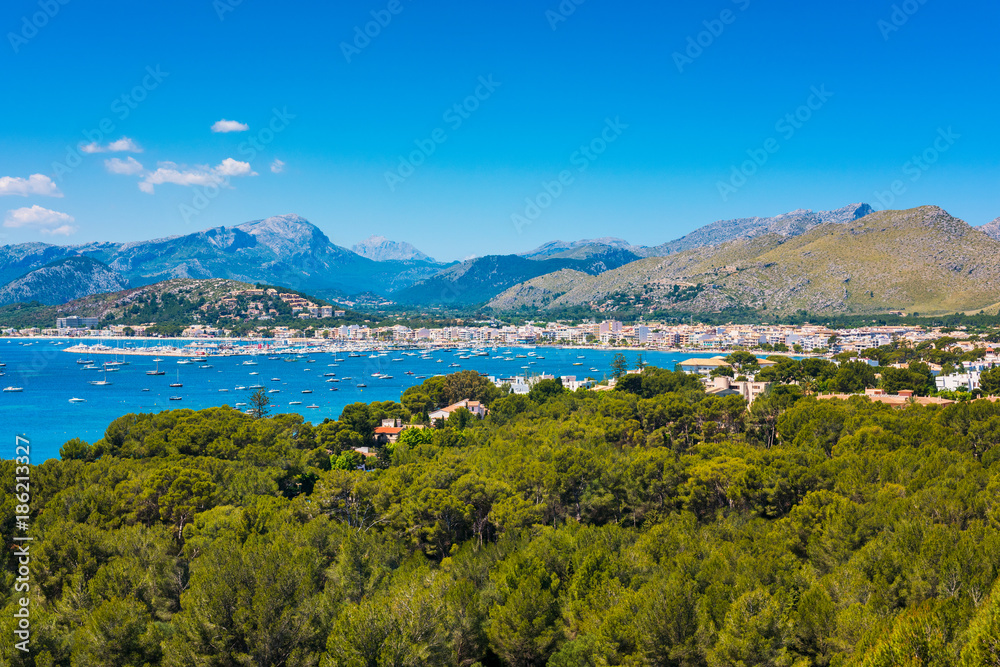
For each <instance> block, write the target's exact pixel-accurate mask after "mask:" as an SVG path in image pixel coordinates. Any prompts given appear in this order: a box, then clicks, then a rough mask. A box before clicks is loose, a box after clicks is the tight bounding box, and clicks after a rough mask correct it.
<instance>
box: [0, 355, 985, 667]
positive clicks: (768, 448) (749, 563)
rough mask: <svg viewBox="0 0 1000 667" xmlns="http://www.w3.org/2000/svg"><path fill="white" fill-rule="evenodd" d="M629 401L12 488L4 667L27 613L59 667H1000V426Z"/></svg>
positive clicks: (230, 427)
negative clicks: (24, 534) (21, 576)
mask: <svg viewBox="0 0 1000 667" xmlns="http://www.w3.org/2000/svg"><path fill="white" fill-rule="evenodd" d="M473 375H475V374H473ZM628 377H629V378H631V380H630V381H629V382H627V383H623V387H622V388H620V389H616V390H614V391H610V392H588V391H580V392H576V393H572V394H571V393H569V392H566V391H564V390H563V389H562V388H561V386H560V385H559V383H558V382H557V381H545V382H542V383H539V385H536V387H535V388H534V389H533V390H532V392H531V394H529V395H527V396H516V395H510V396H502V395H500V393H499V392H498V391H497V390H496V389H495V388H494V387H492V385H488V383H483V382H482V381H479V380H478V378H477V377H466V376H463V375H462V374H459V375H456V376H449V377H448V378H433V379H432V380H428V382H427V383H425V385H424V386H423V387H422V388H420V390H419V391H417V392H413V393H412V395H410V396H408V397H407V398H406V400H405V401H404V404H400V403H396V402H385V403H375V404H371V405H365V404H353V405H351V406H348V407H347V408H345V410H344V413H343V414H342V415H341V418H340V420H338V421H324V422H323V423H322V424H308V423H304V422H303V421H302V417H301V416H299V415H278V416H274V417H265V418H260V419H254V418H252V417H250V416H248V415H245V414H243V413H242V412H239V411H236V410H232V409H230V408H227V407H222V408H213V409H209V410H203V411H200V412H193V411H191V410H178V411H168V412H162V413H159V414H157V415H149V414H138V415H137V414H130V415H125V416H123V417H121V418H119V419H117V420H115V421H114V422H113V423H112V424H110V425H109V427H108V429H107V432H106V434H105V436H104V438H102V439H101V440H100V441H98V442H96V443H94V444H93V445H89V444H87V443H85V442H82V441H79V440H73V441H70V442H68V443H66V445H65V446H64V447H63V449H62V460H61V461H55V460H53V461H48V462H46V463H44V464H42V465H36V466H32V467H31V468H30V471H26V470H24V469H22V470H21V472H18V474H27V472H30V477H31V490H32V497H31V515H30V524H31V531H32V535H33V537H34V540H35V541H34V542H32V543H31V547H30V548H31V582H30V584H31V587H30V591H21V592H18V593H15V592H14V590H13V583H14V577H15V574H14V573H15V567H16V559H15V557H14V556H13V555H12V552H11V551H6V552H5V553H6V556H5V559H4V570H3V571H4V575H3V576H4V578H5V583H6V585H5V586H3V587H2V588H0V607H2V609H3V614H2V616H0V637H2V639H0V661H2V662H3V664H9V661H10V660H11V659H12V655H13V649H12V638H13V637H14V635H13V629H14V628H13V625H14V622H15V618H14V611H15V609H16V608H17V606H18V604H19V602H18V600H19V598H20V597H22V596H29V597H30V605H31V606H30V608H31V628H32V643H31V651H32V652H31V655H30V659H29V661H28V662H29V664H35V665H60V666H67V667H70V666H76V665H150V666H154V665H165V666H167V665H169V666H171V667H180V666H190V665H219V666H223V665H286V666H289V667H300V666H311V665H324V666H330V667H332V666H341V665H349V666H355V665H357V666H368V665H372V666H376V667H381V666H385V667H390V666H392V667H423V666H441V667H444V666H450V665H466V666H469V667H471V666H472V665H491V666H494V667H501V666H503V667H507V666H510V667H531V666H542V665H548V666H551V667H581V666H596V665H632V666H642V665H650V666H655V667H660V666H664V667H666V666H677V665H681V666H685V667H724V666H730V665H746V666H750V665H773V666H779V665H788V666H795V667H808V666H817V667H818V666H823V667H826V666H833V665H837V666H844V667H847V666H853V665H858V666H865V667H869V666H870V667H892V666H896V665H926V666H929V665H941V666H948V665H961V666H963V667H982V666H984V665H995V664H997V661H998V660H1000V647H998V644H997V641H996V639H997V637H998V636H1000V586H998V584H997V580H998V574H1000V524H998V521H997V519H998V517H1000V500H998V498H1000V404H994V403H989V402H985V401H980V402H974V403H972V402H969V403H961V404H956V405H953V406H950V407H947V408H943V409H941V408H924V407H920V406H911V407H908V408H906V409H902V410H897V409H893V408H890V407H888V406H885V405H881V404H873V403H871V402H869V401H868V400H866V399H864V398H861V397H858V398H854V399H851V400H850V401H819V400H817V399H815V398H808V397H802V395H801V392H800V391H799V389H798V387H783V388H782V389H781V391H775V392H773V393H772V394H771V395H769V396H766V397H763V398H759V399H757V401H756V402H755V403H754V406H753V409H751V410H750V411H749V412H747V411H746V410H745V407H746V406H745V404H744V403H743V401H742V399H741V398H739V397H727V398H723V399H719V398H716V397H710V396H706V395H705V394H704V393H703V391H702V390H701V389H700V385H699V384H698V382H697V380H694V379H693V378H691V377H690V376H685V375H683V374H675V373H671V372H669V371H661V370H657V369H647V370H646V371H644V373H643V374H642V375H633V376H628ZM487 385H488V386H487ZM460 394H461V395H466V396H470V397H473V398H478V399H480V400H483V401H485V402H487V403H488V404H489V405H490V408H491V411H492V412H491V414H490V416H489V417H488V418H487V419H486V420H484V421H482V422H480V421H477V420H475V419H473V418H471V416H470V415H468V414H467V413H466V414H465V415H463V414H461V413H456V415H455V416H454V417H452V419H451V420H449V422H448V425H446V426H444V427H442V428H432V429H426V430H415V429H409V430H407V431H404V435H403V437H402V438H401V442H400V443H398V444H396V445H394V446H392V447H384V448H380V450H379V456H378V457H377V458H373V459H369V460H368V461H369V464H370V467H373V468H374V469H373V470H368V471H365V470H358V469H355V466H357V465H358V464H359V463H360V462H361V456H360V455H358V454H356V453H355V452H353V451H352V449H353V447H355V446H357V444H358V443H363V442H368V441H369V438H370V436H371V434H372V432H373V430H374V427H375V426H376V425H377V424H378V423H379V420H380V419H382V418H386V417H402V418H406V417H407V416H408V414H409V413H410V412H411V410H410V408H413V409H414V410H417V411H422V410H426V409H427V408H428V407H433V406H439V405H441V404H442V403H443V402H445V401H449V400H452V399H453V398H454V397H455V396H456V395H460ZM408 406H409V407H408ZM0 471H2V472H3V474H4V475H5V477H6V478H7V479H12V478H13V477H14V474H15V464H14V462H12V461H4V462H2V463H0ZM17 510H18V508H17V504H16V501H15V499H14V497H13V495H12V494H6V495H4V496H3V501H2V503H0V527H2V530H3V531H4V534H10V533H11V530H12V528H13V524H14V517H15V514H16V513H20V512H19V511H17Z"/></svg>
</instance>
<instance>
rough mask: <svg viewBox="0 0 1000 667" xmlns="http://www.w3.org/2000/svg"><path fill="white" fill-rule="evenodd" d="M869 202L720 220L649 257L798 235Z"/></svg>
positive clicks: (856, 214) (864, 210)
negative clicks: (750, 240) (737, 242)
mask: <svg viewBox="0 0 1000 667" xmlns="http://www.w3.org/2000/svg"><path fill="white" fill-rule="evenodd" d="M873 211H874V209H873V208H872V207H871V206H869V205H868V204H849V205H848V206H844V207H842V208H838V209H836V210H834V211H815V212H814V211H810V210H806V209H799V210H796V211H790V212H789V213H783V214H781V215H776V216H774V217H771V218H757V217H754V218H737V219H735V220H719V221H717V222H713V223H711V224H708V225H705V226H704V227H700V228H698V229H696V230H695V231H693V232H691V233H690V234H687V235H685V236H682V237H681V238H679V239H677V240H674V241H668V242H667V243H662V244H660V245H658V246H653V247H651V248H649V249H648V250H649V252H648V254H647V255H646V256H648V257H662V256H666V255H670V254H673V253H676V252H683V251H684V250H691V249H693V248H702V247H705V246H712V245H718V244H720V243H725V242H727V241H732V240H735V239H741V238H743V239H749V238H755V237H757V236H763V235H765V234H777V235H779V236H797V235H799V234H804V233H806V232H807V231H809V230H810V229H812V228H813V227H817V226H819V225H823V224H827V223H834V224H842V223H845V222H852V221H854V220H858V219H860V218H863V217H865V216H866V215H868V214H870V213H872V212H873Z"/></svg>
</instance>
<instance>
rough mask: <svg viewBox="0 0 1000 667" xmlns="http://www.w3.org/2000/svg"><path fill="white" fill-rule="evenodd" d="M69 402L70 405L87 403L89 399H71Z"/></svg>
mask: <svg viewBox="0 0 1000 667" xmlns="http://www.w3.org/2000/svg"><path fill="white" fill-rule="evenodd" d="M69 402H70V403H86V402H87V399H85V398H71V399H69Z"/></svg>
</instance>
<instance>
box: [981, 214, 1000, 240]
mask: <svg viewBox="0 0 1000 667" xmlns="http://www.w3.org/2000/svg"><path fill="white" fill-rule="evenodd" d="M979 230H980V231H981V232H983V233H984V234H986V235H987V236H989V237H990V238H994V239H996V240H997V241H1000V218H997V219H995V220H994V221H993V222H988V223H986V224H985V225H983V226H982V227H980V228H979Z"/></svg>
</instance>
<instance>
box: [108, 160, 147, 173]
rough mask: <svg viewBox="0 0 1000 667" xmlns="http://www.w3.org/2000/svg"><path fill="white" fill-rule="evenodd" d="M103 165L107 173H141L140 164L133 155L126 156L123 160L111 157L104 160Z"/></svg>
mask: <svg viewBox="0 0 1000 667" xmlns="http://www.w3.org/2000/svg"><path fill="white" fill-rule="evenodd" d="M104 167H105V168H106V169H107V170H108V173H111V174H124V175H125V176H134V175H135V174H141V173H142V170H143V167H142V164H141V163H140V162H139V161H138V160H136V159H135V158H134V157H128V158H126V159H124V160H122V159H120V158H116V157H113V158H111V159H110V160H105V161H104Z"/></svg>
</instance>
